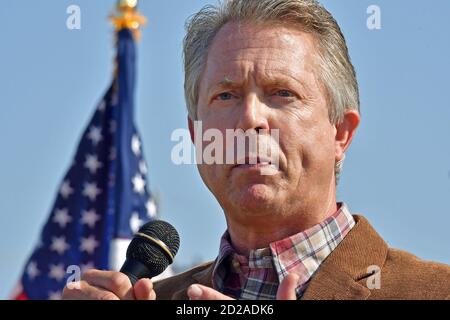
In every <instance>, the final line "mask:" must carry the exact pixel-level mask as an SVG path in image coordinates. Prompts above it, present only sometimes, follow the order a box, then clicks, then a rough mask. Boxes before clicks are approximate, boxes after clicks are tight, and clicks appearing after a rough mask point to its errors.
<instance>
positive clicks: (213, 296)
mask: <svg viewBox="0 0 450 320" xmlns="http://www.w3.org/2000/svg"><path fill="white" fill-rule="evenodd" d="M187 294H188V296H189V299H191V300H234V299H232V298H230V297H228V296H226V295H224V294H222V293H220V292H219V291H216V290H214V289H212V288H208V287H205V286H202V285H200V284H193V285H191V286H190V287H189V289H188V291H187Z"/></svg>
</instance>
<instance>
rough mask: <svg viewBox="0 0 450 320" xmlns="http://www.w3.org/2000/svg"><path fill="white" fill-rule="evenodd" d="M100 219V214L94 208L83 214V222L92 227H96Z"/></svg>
mask: <svg viewBox="0 0 450 320" xmlns="http://www.w3.org/2000/svg"><path fill="white" fill-rule="evenodd" d="M98 220H100V216H99V215H98V214H97V213H96V212H95V210H94V209H91V210H88V211H83V213H82V214H81V223H82V224H87V225H88V226H89V227H90V228H94V226H95V223H96V222H97V221H98Z"/></svg>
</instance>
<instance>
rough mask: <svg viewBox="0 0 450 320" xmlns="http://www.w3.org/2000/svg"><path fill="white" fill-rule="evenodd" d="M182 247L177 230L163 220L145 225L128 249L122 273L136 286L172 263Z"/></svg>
mask: <svg viewBox="0 0 450 320" xmlns="http://www.w3.org/2000/svg"><path fill="white" fill-rule="evenodd" d="M179 247H180V236H179V235H178V232H177V230H175V228H174V227H173V226H172V225H171V224H170V223H167V222H165V221H162V220H153V221H150V222H147V223H146V224H144V225H143V226H142V227H141V228H140V229H139V231H138V232H137V233H136V234H135V235H134V237H133V239H132V240H131V242H130V245H129V246H128V249H127V259H126V261H125V263H124V264H123V266H122V268H121V269H120V272H122V273H124V274H126V275H127V276H128V278H129V279H130V281H131V284H132V285H134V284H135V283H136V282H137V281H138V280H139V279H141V278H153V277H154V276H157V275H158V274H160V273H162V272H163V271H164V270H165V269H166V268H167V267H168V266H169V265H170V264H171V263H172V262H173V259H174V257H175V255H176V254H177V252H178V248H179Z"/></svg>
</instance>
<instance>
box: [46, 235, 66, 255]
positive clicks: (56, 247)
mask: <svg viewBox="0 0 450 320" xmlns="http://www.w3.org/2000/svg"><path fill="white" fill-rule="evenodd" d="M69 247H70V246H69V244H68V243H67V242H66V238H65V237H64V236H61V237H53V238H52V244H51V246H50V249H51V250H53V251H56V252H58V253H59V254H60V255H62V254H64V252H65V251H66V250H67V249H69Z"/></svg>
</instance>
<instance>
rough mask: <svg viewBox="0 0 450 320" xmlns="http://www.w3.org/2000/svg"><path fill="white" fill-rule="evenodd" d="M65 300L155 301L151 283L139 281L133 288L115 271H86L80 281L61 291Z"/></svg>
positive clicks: (123, 276)
mask: <svg viewBox="0 0 450 320" xmlns="http://www.w3.org/2000/svg"><path fill="white" fill-rule="evenodd" d="M62 298H63V299H65V300H155V299H156V293H155V291H154V290H153V282H152V281H151V280H150V279H140V280H139V281H137V282H136V284H135V285H134V287H133V286H132V285H131V282H130V279H128V277H127V276H126V275H125V274H123V273H121V272H115V271H101V270H95V269H92V270H88V271H86V272H85V273H84V274H83V276H82V278H81V281H79V282H71V283H69V284H68V285H67V286H66V287H65V288H64V291H63V295H62Z"/></svg>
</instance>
